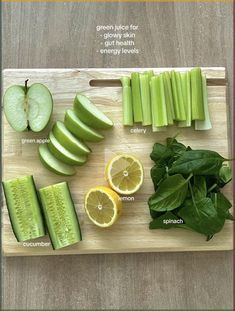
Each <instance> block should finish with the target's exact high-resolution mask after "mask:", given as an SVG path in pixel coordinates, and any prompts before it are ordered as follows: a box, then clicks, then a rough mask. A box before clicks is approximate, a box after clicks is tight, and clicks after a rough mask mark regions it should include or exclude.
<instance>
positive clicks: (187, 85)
mask: <svg viewBox="0 0 235 311" xmlns="http://www.w3.org/2000/svg"><path fill="white" fill-rule="evenodd" d="M180 76H181V85H182V94H183V101H184V105H185V112H186V121H180V122H179V123H178V126H179V127H190V126H191V118H192V107H191V82H190V73H189V72H182V73H181V74H180Z"/></svg>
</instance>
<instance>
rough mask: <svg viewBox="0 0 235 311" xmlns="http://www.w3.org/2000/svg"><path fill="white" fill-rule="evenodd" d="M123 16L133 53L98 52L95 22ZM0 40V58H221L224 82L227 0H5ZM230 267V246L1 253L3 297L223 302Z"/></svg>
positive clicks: (57, 301)
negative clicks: (134, 31) (136, 48)
mask: <svg viewBox="0 0 235 311" xmlns="http://www.w3.org/2000/svg"><path fill="white" fill-rule="evenodd" d="M131 22H132V23H136V24H138V25H139V26H140V28H141V31H140V35H139V36H138V38H137V44H139V45H140V46H141V47H142V53H141V54H139V55H137V56H126V57H123V56H120V57H115V56H102V55H97V53H96V41H95V39H96V33H95V26H96V25H97V24H105V23H107V24H108V23H123V24H125V23H131ZM3 42H4V49H3V67H4V68H9V67H11V68H18V67H19V68H26V67H29V68H31V67H37V68H42V67H50V68H51V67H57V68H65V67H73V68H75V67H76V68H78V67H172V66H175V67H182V66H184V67H185V66H196V65H199V66H225V67H226V68H227V69H228V77H229V83H230V85H231V82H232V81H231V78H232V43H233V37H232V4H231V3H230V4H226V3H211V4H210V3H188V4H187V3H178V4H172V3H161V4H160V3H155V4H154V3H149V4H148V3H146V4H137V3H136V4H128V3H125V4H121V3H115V4H107V3H106V4H104V3H97V4H94V3H84V4H79V3H67V4H64V3H58V4H54V3H23V4H21V3H4V4H3ZM229 94H230V98H231V88H230V89H229ZM231 267H232V254H231V252H216V253H211V252H210V253H205V252H204V253H174V254H173V253H160V254H150V253H145V254H123V255H117V254H113V255H76V256H66V257H64V256H61V257H57V256H56V257H55V256H53V258H52V257H44V258H43V257H35V258H26V257H22V258H8V259H4V261H3V284H4V287H3V307H4V308H17V309H19V308H39V309H46V308H73V309H76V308H155V309H157V308H186V309H188V310H190V309H195V308H212V309H213V308H220V309H223V308H232V274H231Z"/></svg>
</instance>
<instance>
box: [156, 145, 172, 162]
mask: <svg viewBox="0 0 235 311" xmlns="http://www.w3.org/2000/svg"><path fill="white" fill-rule="evenodd" d="M172 156H173V152H172V151H171V149H170V148H168V147H167V146H165V145H162V144H159V143H156V144H154V146H153V151H152V152H151V154H150V158H151V159H152V160H153V161H154V162H157V161H159V160H167V159H169V158H171V157H172Z"/></svg>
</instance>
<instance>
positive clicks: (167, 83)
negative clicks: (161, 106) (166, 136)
mask: <svg viewBox="0 0 235 311" xmlns="http://www.w3.org/2000/svg"><path fill="white" fill-rule="evenodd" d="M162 75H163V79H164V89H165V99H166V107H167V118H168V124H170V125H171V124H173V123H174V119H175V111H174V102H173V94H172V86H171V75H170V73H169V72H168V71H166V72H163V73H162Z"/></svg>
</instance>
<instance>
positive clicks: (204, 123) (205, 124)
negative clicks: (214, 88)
mask: <svg viewBox="0 0 235 311" xmlns="http://www.w3.org/2000/svg"><path fill="white" fill-rule="evenodd" d="M202 94H203V106H204V113H205V120H196V121H195V130H210V129H211V128H212V125H211V120H210V113H209V109H208V96H207V85H206V76H205V75H204V74H202Z"/></svg>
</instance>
